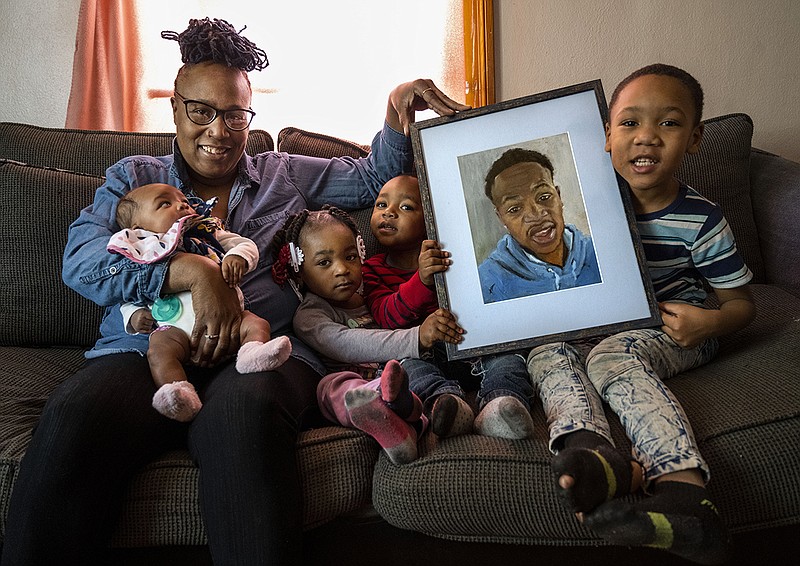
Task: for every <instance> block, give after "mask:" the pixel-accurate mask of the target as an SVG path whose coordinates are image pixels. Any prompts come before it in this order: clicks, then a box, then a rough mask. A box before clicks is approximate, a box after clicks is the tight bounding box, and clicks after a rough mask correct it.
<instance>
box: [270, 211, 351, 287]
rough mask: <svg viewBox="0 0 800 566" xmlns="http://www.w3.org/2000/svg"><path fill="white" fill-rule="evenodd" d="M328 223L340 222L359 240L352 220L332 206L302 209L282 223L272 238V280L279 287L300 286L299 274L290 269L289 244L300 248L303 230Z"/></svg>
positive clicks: (345, 213)
mask: <svg viewBox="0 0 800 566" xmlns="http://www.w3.org/2000/svg"><path fill="white" fill-rule="evenodd" d="M328 222H340V223H341V224H344V225H345V226H347V227H348V228H349V229H350V231H351V232H353V236H354V237H355V238H356V241H358V240H359V239H360V236H361V233H360V232H359V231H358V226H356V223H355V221H354V220H353V218H352V217H351V216H350V215H349V214H348V213H347V212H345V211H344V210H342V209H341V208H338V207H335V206H333V205H329V204H326V205H323V207H322V209H321V210H317V211H309V210H308V209H303V210H301V211H300V212H297V213H295V214H293V215H291V216H289V218H287V219H286V222H284V224H283V227H282V228H281V229H280V230H278V231H277V232H276V233H275V236H274V237H273V238H272V259H273V263H272V279H273V280H274V281H275V282H276V283H277V284H278V285H280V286H281V287H283V285H284V284H285V283H286V282H287V281H293V282H294V283H295V284H298V285H299V284H300V282H301V280H300V274H299V273H296V272H295V271H294V269H292V268H290V267H289V265H290V262H291V252H290V250H289V244H290V243H292V244H294V245H295V246H296V247H297V248H300V236H301V235H302V233H303V231H304V229H306V228H307V227H310V226H313V225H322V224H326V223H328Z"/></svg>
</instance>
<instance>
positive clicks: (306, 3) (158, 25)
mask: <svg viewBox="0 0 800 566" xmlns="http://www.w3.org/2000/svg"><path fill="white" fill-rule="evenodd" d="M137 8H138V10H139V17H140V30H141V44H142V51H143V66H142V67H143V77H142V79H143V83H144V85H145V88H146V90H147V102H146V103H145V118H144V124H143V125H142V128H141V129H142V130H150V131H171V130H172V129H173V124H172V115H171V110H170V105H169V101H168V97H169V96H170V95H171V94H172V85H173V81H174V78H175V73H176V71H177V69H178V67H179V66H180V65H181V61H180V53H179V50H178V45H177V43H176V42H174V41H167V40H164V39H161V35H160V33H161V31H162V30H171V31H176V32H181V31H183V30H184V29H185V28H186V26H187V24H188V22H189V19H190V18H204V17H209V18H221V19H224V20H227V21H228V22H229V23H230V24H232V25H233V26H234V27H236V28H237V29H242V28H245V27H246V29H245V30H244V31H243V32H242V34H243V35H244V36H245V37H247V38H248V39H250V40H251V41H253V42H254V43H256V44H257V45H258V46H259V47H261V48H262V49H264V50H265V51H266V52H267V56H268V58H269V62H270V65H269V67H267V69H265V70H263V71H260V72H258V71H254V72H252V73H250V80H251V83H252V85H253V89H254V99H253V110H255V111H256V113H257V116H256V117H255V119H254V121H253V124H252V127H253V128H259V129H263V130H267V131H268V132H270V134H272V135H273V136H277V134H278V131H279V130H280V129H281V128H282V127H284V126H296V127H300V128H304V129H308V130H313V131H317V132H321V133H328V134H331V135H336V136H339V137H345V138H348V139H351V140H353V141H357V142H359V143H369V141H370V140H371V139H372V136H373V135H374V134H375V132H377V131H378V129H379V128H380V127H381V125H382V120H383V117H384V116H385V114H386V100H387V97H388V94H389V91H390V90H391V89H392V88H393V87H394V86H396V85H397V84H400V83H402V82H406V81H410V80H413V79H415V78H419V77H424V78H431V79H433V80H434V81H435V82H436V83H437V84H438V85H439V86H440V87H441V88H442V89H443V90H444V91H445V92H447V93H448V94H449V95H450V96H451V97H452V98H454V99H456V100H459V101H461V102H463V101H464V98H465V92H464V90H465V89H464V85H465V81H464V53H463V52H464V43H463V16H462V0H405V1H404V2H389V1H388V0H336V1H330V0H293V1H292V2H285V1H276V0H260V1H250V0H247V1H246V0H169V1H168V2H167V1H164V0H139V2H137ZM432 116H433V114H432V113H431V114H430V117H432ZM426 117H428V115H422V116H421V117H420V119H424V118H426Z"/></svg>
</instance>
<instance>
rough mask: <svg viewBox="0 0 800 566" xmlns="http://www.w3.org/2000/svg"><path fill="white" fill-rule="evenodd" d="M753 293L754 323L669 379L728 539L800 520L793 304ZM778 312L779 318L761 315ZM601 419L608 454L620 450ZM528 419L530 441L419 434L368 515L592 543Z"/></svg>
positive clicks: (378, 483) (383, 464) (541, 420)
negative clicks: (410, 456)
mask: <svg viewBox="0 0 800 566" xmlns="http://www.w3.org/2000/svg"><path fill="white" fill-rule="evenodd" d="M753 294H754V298H755V301H756V305H757V307H759V308H758V317H757V319H756V320H755V321H754V322H753V324H751V325H750V326H749V327H748V328H746V329H745V330H743V331H741V332H738V333H735V334H733V335H730V336H728V337H725V338H724V339H723V340H721V349H720V353H719V355H718V356H717V358H716V359H715V360H713V361H712V362H711V363H709V364H707V365H706V366H703V367H701V368H697V369H694V370H692V371H690V372H685V373H683V374H681V375H678V376H676V377H674V378H672V379H670V380H669V381H668V382H667V384H668V385H669V387H670V388H671V389H672V390H673V391H674V393H675V395H676V396H677V397H678V399H679V400H680V401H681V404H682V405H683V407H684V409H685V410H686V413H687V415H688V417H689V420H690V422H691V423H692V427H693V429H694V432H695V435H696V437H697V440H698V442H699V444H700V448H701V451H702V453H703V455H704V457H705V458H706V459H707V460H708V463H709V466H710V468H711V482H710V484H709V489H710V491H711V494H712V497H713V498H714V502H715V504H716V505H717V506H719V508H720V509H721V512H722V515H723V519H724V520H725V522H726V524H727V525H728V526H729V528H730V529H731V530H733V531H748V530H754V529H759V528H768V527H776V526H781V525H787V524H793V523H797V522H800V486H798V484H797V466H798V462H800V447H799V446H798V445H797V442H795V441H794V440H791V439H796V438H800V380H799V379H796V377H797V375H796V374H797V369H796V368H798V367H800V350H798V348H797V344H798V343H800V299H798V297H794V296H792V295H791V294H789V293H787V292H785V291H782V290H781V289H779V288H777V287H775V286H766V285H753ZM778 304H779V305H781V309H780V310H776V309H774V308H770V307H774V305H778ZM607 414H609V415H610V417H609V420H610V423H611V427H612V433H613V435H614V439H615V441H616V443H617V445H618V446H621V447H627V446H630V443H629V442H628V441H627V439H626V438H625V435H624V432H623V430H622V427H621V425H620V423H619V420H618V419H617V418H616V417H614V416H613V414H612V413H611V412H610V411H607ZM533 417H534V425H535V438H534V439H533V440H526V441H507V440H501V439H495V438H488V437H481V436H476V435H465V436H461V437H456V438H449V439H437V438H436V437H435V436H433V435H426V436H425V437H423V439H422V441H421V443H420V458H419V459H418V460H416V461H414V462H411V463H410V464H407V465H404V466H395V465H393V464H392V463H391V462H390V461H389V460H388V458H386V457H385V456H383V455H382V456H381V457H380V458H379V460H378V464H377V466H376V469H375V478H374V483H373V504H374V505H375V508H376V510H377V511H378V512H379V513H380V514H381V515H382V516H383V517H384V518H385V519H386V520H387V521H388V522H389V523H391V524H393V525H395V526H397V527H400V528H405V529H411V530H418V531H421V532H423V533H426V534H429V535H433V536H439V537H442V538H450V539H454V540H464V541H472V542H480V541H492V542H507V543H515V544H563V543H564V539H565V538H569V539H570V544H598V543H599V542H598V540H597V539H596V537H595V536H594V535H593V534H592V533H591V532H589V531H588V530H586V529H584V528H583V527H581V526H580V525H579V524H578V522H577V521H575V519H574V517H572V516H571V515H570V514H569V513H568V512H567V511H566V510H565V509H564V508H563V507H562V506H561V505H560V503H559V501H558V498H557V496H556V494H555V490H554V489H553V477H552V472H551V470H550V460H551V455H550V453H549V452H548V451H547V435H546V424H545V417H544V412H543V410H542V406H541V403H538V402H537V403H535V405H534V408H533ZM623 449H624V448H623ZM465 467H468V468H469V471H468V472H467V473H464V470H465ZM452 478H458V481H457V482H454V481H452ZM636 497H638V496H636Z"/></svg>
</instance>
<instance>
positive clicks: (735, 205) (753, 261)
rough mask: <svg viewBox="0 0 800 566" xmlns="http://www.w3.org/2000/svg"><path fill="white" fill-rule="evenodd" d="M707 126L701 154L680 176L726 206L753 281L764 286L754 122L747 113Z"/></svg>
mask: <svg viewBox="0 0 800 566" xmlns="http://www.w3.org/2000/svg"><path fill="white" fill-rule="evenodd" d="M703 124H704V125H705V131H704V133H703V141H702V143H701V144H700V151H699V152H697V153H696V154H694V155H687V156H686V157H685V158H684V160H683V164H682V165H681V167H680V169H679V170H678V172H677V177H678V178H679V179H681V180H682V181H683V182H685V183H686V184H688V185H690V186H692V187H694V188H695V189H697V190H698V191H699V192H700V193H701V194H702V195H703V196H705V197H706V198H708V199H709V200H711V201H713V202H716V203H718V204H719V205H720V206H721V207H722V211H723V212H724V213H725V218H727V220H728V223H729V224H730V225H731V229H732V230H733V235H734V237H735V238H736V245H737V246H738V248H739V251H740V253H741V254H742V256H743V257H744V261H745V263H746V264H747V266H748V267H749V268H750V270H751V271H752V272H753V276H754V278H753V282H754V283H763V282H764V264H763V260H762V258H761V250H760V248H759V245H758V231H757V230H756V223H755V220H754V219H753V204H752V200H751V197H750V144H751V142H752V137H753V121H752V120H751V119H750V117H749V116H748V115H747V114H728V115H726V116H719V117H716V118H709V119H708V120H704V121H703Z"/></svg>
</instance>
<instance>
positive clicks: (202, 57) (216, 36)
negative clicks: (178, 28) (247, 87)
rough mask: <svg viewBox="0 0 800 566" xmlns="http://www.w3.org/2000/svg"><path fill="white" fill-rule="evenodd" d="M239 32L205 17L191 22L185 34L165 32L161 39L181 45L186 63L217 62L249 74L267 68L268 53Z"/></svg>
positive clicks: (224, 23) (226, 23)
mask: <svg viewBox="0 0 800 566" xmlns="http://www.w3.org/2000/svg"><path fill="white" fill-rule="evenodd" d="M245 29H247V27H246V26H245V27H244V28H242V30H241V31H244V30H245ZM239 33H240V32H237V31H236V28H234V27H233V26H232V25H231V24H229V23H228V22H226V21H225V20H219V19H216V18H215V19H213V20H211V19H209V18H203V19H202V20H195V19H191V20H189V27H187V28H186V30H185V31H183V32H181V33H176V32H174V31H162V32H161V37H162V38H164V39H170V40H174V41H177V42H178V45H179V46H180V50H181V61H183V63H184V64H189V65H193V64H197V63H203V62H206V61H213V62H214V63H220V64H223V65H227V66H228V67H233V68H235V69H241V70H242V71H245V72H249V71H253V70H259V71H261V70H262V69H265V68H266V67H267V65H269V61H267V54H266V53H265V52H264V50H262V49H259V48H258V47H257V46H256V44H255V43H253V42H252V41H250V40H249V39H247V38H246V37H243V36H241V35H239Z"/></svg>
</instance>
